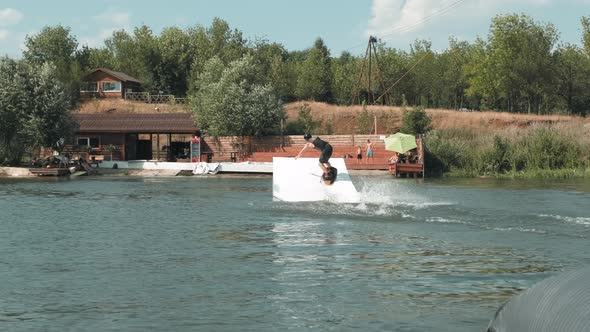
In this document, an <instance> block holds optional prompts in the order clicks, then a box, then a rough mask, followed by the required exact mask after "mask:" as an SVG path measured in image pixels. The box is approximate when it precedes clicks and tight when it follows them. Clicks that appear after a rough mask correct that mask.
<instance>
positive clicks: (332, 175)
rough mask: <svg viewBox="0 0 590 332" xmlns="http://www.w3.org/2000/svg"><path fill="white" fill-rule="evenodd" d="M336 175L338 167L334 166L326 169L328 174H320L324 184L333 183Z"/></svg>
mask: <svg viewBox="0 0 590 332" xmlns="http://www.w3.org/2000/svg"><path fill="white" fill-rule="evenodd" d="M337 177H338V169H337V168H336V167H331V168H330V170H328V174H322V181H324V184H326V185H329V186H330V185H333V184H334V182H336V178H337Z"/></svg>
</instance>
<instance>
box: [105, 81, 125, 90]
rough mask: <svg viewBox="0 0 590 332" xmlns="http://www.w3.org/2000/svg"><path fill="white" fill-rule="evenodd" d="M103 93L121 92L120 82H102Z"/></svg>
mask: <svg viewBox="0 0 590 332" xmlns="http://www.w3.org/2000/svg"><path fill="white" fill-rule="evenodd" d="M102 91H103V92H121V82H102Z"/></svg>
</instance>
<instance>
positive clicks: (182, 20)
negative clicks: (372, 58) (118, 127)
mask: <svg viewBox="0 0 590 332" xmlns="http://www.w3.org/2000/svg"><path fill="white" fill-rule="evenodd" d="M509 13H524V14H527V15H529V16H531V17H533V18H534V19H535V20H536V21H538V22H542V23H553V24H554V25H555V26H556V27H557V30H558V31H559V32H560V41H561V42H567V43H572V44H578V45H580V44H581V41H580V40H581V24H580V18H581V17H582V16H584V15H586V16H590V0H297V1H293V0H290V1H289V0H206V1H205V0H193V1H189V0H185V1H183V0H165V1H150V0H142V1H138V0H127V1H120V0H116V1H115V0H94V1H79V0H78V1H74V0H54V1H46V0H0V56H3V55H8V56H10V57H20V56H21V54H22V51H23V49H24V41H25V37H26V36H27V35H29V36H31V35H35V34H37V33H38V32H39V31H40V30H41V29H42V28H43V27H44V26H52V25H57V24H61V25H64V26H67V27H70V28H71V32H72V35H73V36H74V37H75V38H76V39H77V40H78V42H79V44H80V45H88V46H91V47H101V46H102V45H103V42H104V40H105V39H106V38H108V37H109V36H110V35H111V34H112V32H113V31H115V30H120V29H125V30H127V31H130V32H131V31H132V30H133V28H134V27H137V26H140V25H143V24H145V25H147V26H149V27H150V28H151V29H152V30H153V31H154V32H155V33H159V32H160V31H161V30H162V29H163V28H164V27H170V26H177V27H180V28H187V27H191V26H195V25H200V26H205V27H208V26H210V24H211V22H212V20H213V18H215V17H219V18H221V19H223V20H225V21H226V22H227V23H228V24H229V26H230V27H231V28H232V29H238V30H240V31H241V32H242V33H243V35H244V37H245V38H247V39H248V40H256V39H265V40H268V41H271V42H277V43H280V44H282V45H283V46H284V47H285V48H287V49H288V50H290V51H293V50H304V49H306V48H309V47H311V46H312V45H313V43H314V41H315V40H316V39H317V38H318V37H319V38H322V39H323V41H324V43H325V44H326V45H327V46H328V48H329V49H330V52H331V54H332V55H333V56H339V55H340V54H341V53H342V51H348V52H350V53H352V54H354V55H359V54H364V52H365V49H366V46H367V41H368V37H369V36H371V35H373V36H376V37H377V38H379V39H381V40H382V41H383V42H385V44H386V45H387V46H389V47H395V48H398V49H403V50H409V45H410V44H411V43H412V42H413V41H414V40H416V39H426V40H429V41H430V42H431V43H432V46H433V49H434V50H438V51H441V50H444V49H446V48H447V47H448V40H449V37H451V36H453V37H455V38H457V39H459V40H467V41H470V42H471V41H473V40H475V38H477V37H478V36H479V37H481V38H484V39H486V38H487V35H488V32H489V26H490V23H491V19H492V18H493V17H494V16H496V15H501V14H509Z"/></svg>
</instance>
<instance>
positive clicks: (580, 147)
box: [425, 126, 590, 179]
mask: <svg viewBox="0 0 590 332" xmlns="http://www.w3.org/2000/svg"><path fill="white" fill-rule="evenodd" d="M585 131H586V130H585V128H584V127H567V128H560V127H551V126H536V127H531V128H524V129H520V128H518V129H516V128H508V129H505V130H498V131H496V132H490V133H476V132H474V131H473V130H469V129H456V128H454V129H447V130H437V131H433V132H431V133H429V134H428V135H427V136H426V137H425V146H426V151H427V153H426V166H427V172H428V174H430V176H450V177H478V176H490V177H497V178H555V179H567V178H590V143H589V142H588V141H587V140H586V139H585V138H586V135H585Z"/></svg>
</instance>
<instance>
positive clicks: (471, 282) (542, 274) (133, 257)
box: [0, 176, 590, 331]
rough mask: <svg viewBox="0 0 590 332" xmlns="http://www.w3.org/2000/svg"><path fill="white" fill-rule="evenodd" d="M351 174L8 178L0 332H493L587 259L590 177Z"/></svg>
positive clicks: (0, 184)
mask: <svg viewBox="0 0 590 332" xmlns="http://www.w3.org/2000/svg"><path fill="white" fill-rule="evenodd" d="M354 181H355V184H356V186H357V188H358V189H359V190H361V191H362V192H363V196H364V197H365V201H364V202H363V203H362V204H355V205H335V204H330V203H321V204H320V203H311V204H310V203H296V204H294V203H285V202H273V200H272V179H271V178H270V177H219V176H218V177H182V178H116V177H115V178H108V177H95V178H79V179H75V180H56V179H27V180H22V179H20V180H15V179H0V330H3V331H196V330H203V331H278V330H282V329H285V330H286V329H289V330H293V331H305V330H313V329H316V330H322V331H326V330H332V331H347V330H355V329H358V330H363V331H374V330H394V331H482V330H484V329H485V327H486V326H487V323H488V322H489V320H490V319H491V318H492V317H493V315H494V312H495V311H496V309H497V307H498V306H499V305H500V304H501V303H503V302H504V301H506V300H507V299H508V298H510V297H511V296H512V295H514V294H516V293H517V292H519V291H520V290H522V289H524V288H526V287H529V286H531V285H532V284H534V283H536V282H538V281H540V280H542V279H544V278H546V277H548V276H550V275H553V274H555V273H557V272H559V271H562V270H566V269H570V268H575V267H579V266H584V265H588V264H589V263H590V255H589V249H588V248H589V246H588V243H589V237H590V204H589V202H590V182H583V181H570V182H530V181H527V182H520V181H493V180H464V181H448V180H445V181H426V182H425V183H420V182H415V181H413V180H410V181H406V180H395V179H391V178H389V177H387V176H382V177H355V178H354Z"/></svg>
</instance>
